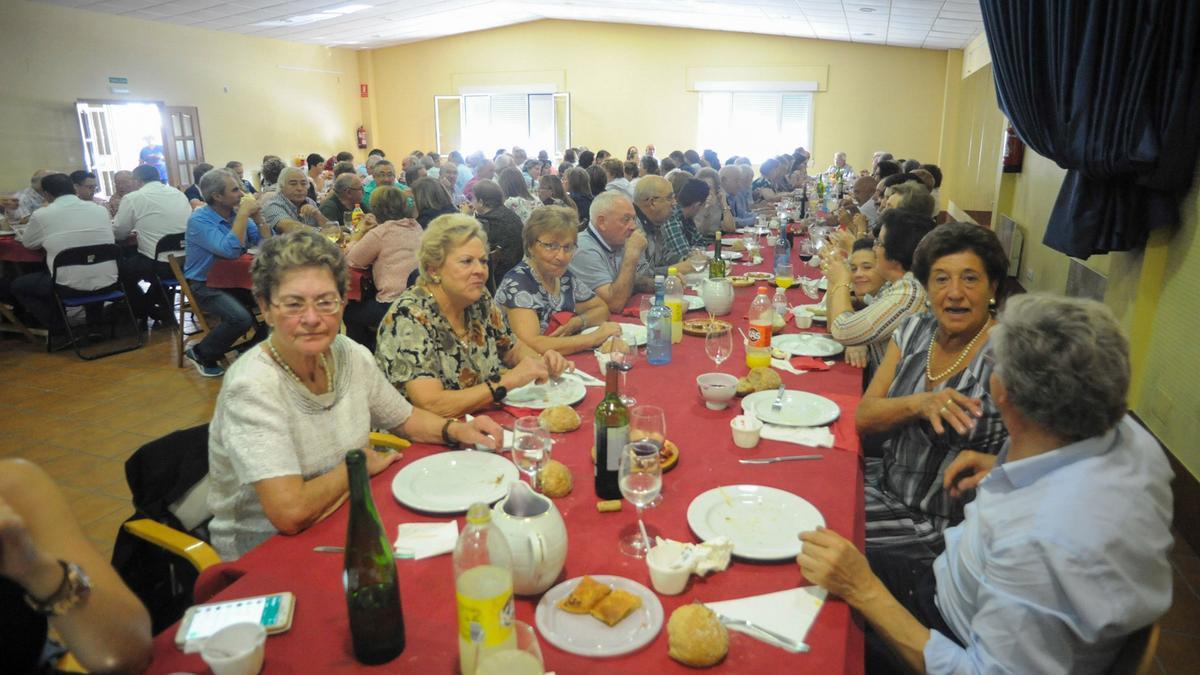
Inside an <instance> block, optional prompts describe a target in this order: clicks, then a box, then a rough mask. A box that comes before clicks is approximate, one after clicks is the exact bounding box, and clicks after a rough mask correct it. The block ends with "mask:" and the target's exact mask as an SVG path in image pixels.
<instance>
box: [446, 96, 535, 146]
mask: <svg viewBox="0 0 1200 675" xmlns="http://www.w3.org/2000/svg"><path fill="white" fill-rule="evenodd" d="M462 102H463V103H462V105H463V107H462V111H463V113H462V149H463V150H465V151H467V152H473V151H475V150H480V151H482V152H483V153H484V154H485V155H486V156H488V157H491V156H492V153H493V152H495V151H496V149H497V148H511V147H512V146H514V145H519V146H521V147H522V148H525V149H526V150H527V151H529V154H530V155H533V156H536V155H537V152H538V151H539V150H547V151H550V152H553V151H554V145H555V125H554V107H555V106H554V94H525V93H513V94H508V93H503V94H468V95H465V96H463V97H462Z"/></svg>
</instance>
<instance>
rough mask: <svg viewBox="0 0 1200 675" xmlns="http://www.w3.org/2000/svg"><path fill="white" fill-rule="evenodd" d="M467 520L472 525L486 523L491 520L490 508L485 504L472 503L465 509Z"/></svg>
mask: <svg viewBox="0 0 1200 675" xmlns="http://www.w3.org/2000/svg"><path fill="white" fill-rule="evenodd" d="M467 522H468V523H470V524H472V525H486V524H487V523H490V522H492V510H491V509H489V508H488V505H487V504H483V503H476V504H472V505H471V508H470V509H468V510H467Z"/></svg>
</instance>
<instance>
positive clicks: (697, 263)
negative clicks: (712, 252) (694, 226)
mask: <svg viewBox="0 0 1200 675" xmlns="http://www.w3.org/2000/svg"><path fill="white" fill-rule="evenodd" d="M687 260H688V262H689V263H691V265H692V269H694V270H696V274H698V275H700V278H701V279H704V278H706V277H707V276H708V253H707V252H705V250H704V249H703V248H700V247H699V246H697V247H694V248H693V249H692V250H691V252H690V253H688V258H687Z"/></svg>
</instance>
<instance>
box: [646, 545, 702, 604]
mask: <svg viewBox="0 0 1200 675" xmlns="http://www.w3.org/2000/svg"><path fill="white" fill-rule="evenodd" d="M682 553H683V545H682V544H680V543H679V542H676V541H664V542H662V543H661V544H659V545H657V546H654V547H652V548H651V549H650V550H649V551H648V552H647V553H646V566H647V567H649V568H650V585H652V586H654V590H656V591H658V592H659V593H662V594H663V595H679V594H680V593H682V592H683V589H684V588H686V587H687V582H688V577H690V576H692V571H691V570H690V569H688V568H686V567H683V566H682V565H679V564H678V563H679V562H680V557H681V556H682Z"/></svg>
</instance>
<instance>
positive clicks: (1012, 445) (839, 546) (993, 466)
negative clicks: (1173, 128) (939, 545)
mask: <svg viewBox="0 0 1200 675" xmlns="http://www.w3.org/2000/svg"><path fill="white" fill-rule="evenodd" d="M989 341H990V342H991V343H992V344H993V351H994V354H995V359H996V368H995V371H994V373H993V374H992V376H991V382H990V387H991V395H992V397H993V398H994V399H995V401H996V406H997V407H998V408H999V410H1000V414H1001V417H1002V418H1003V420H1004V423H1005V425H1006V426H1007V427H1008V431H1009V443H1008V445H1007V446H1006V447H1005V448H1004V449H1003V450H1002V451H1001V452H1000V454H999V455H998V456H991V455H984V454H980V453H975V452H972V451H970V450H966V451H963V452H962V453H960V455H959V456H958V458H957V459H955V460H954V462H953V463H952V464H951V465H950V466H949V467H948V468H947V470H946V475H945V477H944V485H945V487H946V489H947V490H949V492H950V494H951V495H955V496H957V495H958V494H960V493H964V492H967V491H968V490H972V489H974V490H975V492H976V497H975V500H974V501H973V502H971V503H970V504H968V505H967V507H966V518H965V520H964V521H963V522H962V523H961V524H960V525H957V526H955V527H952V528H949V529H947V530H946V532H945V542H946V549H945V552H943V553H942V554H941V555H940V556H938V558H937V559H936V560H935V561H934V563H933V567H932V569H919V568H918V566H917V564H915V563H913V562H911V561H904V560H902V559H899V558H895V557H891V556H887V555H877V554H875V553H874V552H872V554H871V555H870V556H868V557H864V556H863V555H862V554H861V553H859V552H858V551H857V550H856V549H855V548H854V545H853V544H852V543H850V542H849V541H847V540H846V539H844V538H842V537H841V536H839V535H837V534H836V533H834V532H832V531H831V530H826V529H818V530H817V531H815V532H805V533H802V534H801V536H800V538H801V540H803V542H804V544H803V551H802V552H801V554H800V556H799V557H798V558H797V562H798V563H799V565H800V569H801V570H802V571H803V572H804V576H805V578H806V579H808V581H810V582H813V583H816V584H819V585H820V586H823V587H824V588H826V589H828V590H829V592H830V593H832V594H834V595H838V596H840V597H841V598H842V599H844V600H845V601H846V602H847V603H849V605H850V606H851V607H853V608H854V609H856V610H858V611H859V612H860V613H861V614H862V615H863V617H864V618H865V619H866V620H867V623H868V624H869V627H868V630H867V654H866V662H867V672H868V673H870V672H894V671H896V670H916V671H919V672H928V673H1001V672H1003V673H1100V672H1108V670H1109V669H1110V667H1111V666H1112V663H1113V660H1114V659H1115V658H1116V655H1117V653H1118V651H1119V650H1120V649H1121V647H1122V645H1123V644H1124V643H1125V641H1126V640H1127V639H1128V637H1129V635H1130V634H1132V633H1134V632H1135V631H1137V630H1139V629H1141V628H1143V627H1145V626H1149V625H1150V624H1151V623H1153V622H1154V621H1155V620H1157V619H1158V618H1159V617H1161V616H1162V615H1163V614H1164V613H1165V612H1166V611H1167V609H1168V608H1169V607H1170V605H1171V567H1170V563H1169V562H1168V559H1167V553H1168V551H1169V550H1170V548H1171V545H1172V536H1171V531H1170V524H1171V513H1172V498H1171V488H1170V481H1171V478H1172V477H1173V476H1172V473H1171V469H1170V467H1169V465H1168V464H1167V460H1166V458H1165V457H1164V456H1163V451H1162V449H1161V447H1160V446H1159V445H1158V443H1157V442H1156V441H1155V439H1154V437H1153V436H1151V435H1150V434H1149V433H1148V432H1147V431H1146V430H1145V429H1143V428H1142V427H1141V425H1140V424H1139V423H1138V422H1137V421H1136V420H1134V419H1133V418H1131V417H1130V416H1129V415H1127V414H1126V403H1125V397H1126V393H1127V390H1128V387H1129V379H1130V378H1129V346H1128V343H1127V342H1126V340H1125V338H1124V337H1123V336H1122V335H1121V332H1120V329H1119V327H1118V325H1117V322H1116V320H1115V319H1114V318H1113V316H1112V313H1111V312H1109V310H1108V309H1107V308H1106V307H1105V306H1104V305H1102V304H1100V303H1098V302H1095V301H1092V300H1082V299H1076V298H1065V297H1057V296H1051V295H1021V296H1017V297H1015V298H1013V299H1010V300H1009V301H1008V303H1007V306H1006V307H1005V310H1004V313H1003V316H1002V317H1001V318H1000V324H999V326H997V327H996V328H994V329H993V330H992V333H991V336H990V338H989ZM943 411H945V412H943V414H944V415H954V414H957V413H956V412H955V409H953V408H951V409H949V410H947V409H946V408H945V407H944V408H943Z"/></svg>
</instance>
